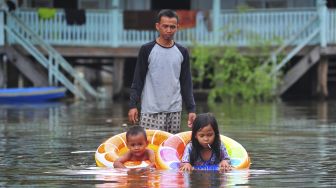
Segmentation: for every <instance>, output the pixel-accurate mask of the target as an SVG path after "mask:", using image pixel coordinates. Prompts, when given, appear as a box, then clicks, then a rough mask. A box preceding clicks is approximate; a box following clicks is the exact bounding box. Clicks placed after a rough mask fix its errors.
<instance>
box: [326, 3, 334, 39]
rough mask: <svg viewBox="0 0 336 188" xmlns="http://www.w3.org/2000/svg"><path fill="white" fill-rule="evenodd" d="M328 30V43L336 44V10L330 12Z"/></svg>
mask: <svg viewBox="0 0 336 188" xmlns="http://www.w3.org/2000/svg"><path fill="white" fill-rule="evenodd" d="M328 18H329V20H328V29H327V32H328V34H327V41H328V44H336V10H335V9H330V10H328Z"/></svg>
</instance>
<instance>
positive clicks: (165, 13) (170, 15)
mask: <svg viewBox="0 0 336 188" xmlns="http://www.w3.org/2000/svg"><path fill="white" fill-rule="evenodd" d="M163 16H166V17H168V18H176V20H177V23H178V20H179V19H178V16H177V14H176V12H175V11H173V10H170V9H162V10H161V11H160V12H159V13H158V15H157V18H156V22H157V23H159V22H160V21H161V17H163Z"/></svg>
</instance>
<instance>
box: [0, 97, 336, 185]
mask: <svg viewBox="0 0 336 188" xmlns="http://www.w3.org/2000/svg"><path fill="white" fill-rule="evenodd" d="M127 110H128V109H127V106H126V103H122V102H115V103H108V102H90V103H88V102H72V103H44V104H43V103H42V104H20V105H18V104H15V105H9V104H0V187H8V186H14V187H17V186H28V187H37V186H43V187H55V186H64V187H68V186H73V185H80V186H81V187H82V186H83V187H92V186H96V187H231V186H233V187H235V186H239V187H307V186H308V187H335V186H336V177H335V174H336V167H335V165H334V164H335V163H336V157H335V153H336V147H335V145H336V139H335V138H336V113H335V111H336V102H335V101H328V102H326V101H324V102H312V101H295V102H286V103H285V102H277V103H265V104H218V105H216V106H207V105H206V104H202V103H198V106H197V110H198V113H200V112H212V113H214V114H215V116H216V118H217V120H218V122H219V125H220V131H221V133H222V134H224V135H226V136H228V137H230V138H233V139H234V140H236V141H238V142H239V143H241V144H242V145H243V146H244V147H245V148H246V150H247V151H248V153H249V155H250V157H251V160H252V165H251V168H250V169H249V170H234V171H231V172H229V173H218V172H211V171H194V172H192V173H182V172H178V171H160V170H154V171H140V172H138V171H134V170H123V169H107V168H97V167H96V165H95V161H94V152H95V150H96V148H97V147H98V146H99V144H100V143H102V142H103V141H105V140H106V139H107V138H109V137H111V136H113V135H115V134H118V133H121V132H124V131H125V130H126V129H127V126H129V125H127ZM183 122H184V123H183V124H184V125H185V122H186V114H183ZM183 130H188V128H187V126H183Z"/></svg>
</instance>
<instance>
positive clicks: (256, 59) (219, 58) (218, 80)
mask: <svg viewBox="0 0 336 188" xmlns="http://www.w3.org/2000/svg"><path fill="white" fill-rule="evenodd" d="M192 56H193V62H192V69H193V73H194V77H193V78H194V84H195V83H196V84H200V83H201V81H202V80H204V79H205V78H208V79H210V80H211V84H212V88H211V90H210V93H209V96H208V102H210V103H214V102H215V101H218V100H221V101H223V100H227V99H229V100H233V101H235V100H244V101H265V100H270V99H272V98H273V93H274V92H273V86H274V78H273V77H271V76H270V74H269V73H270V70H271V67H270V66H269V65H267V66H266V67H264V68H262V69H261V68H260V65H261V63H262V62H263V60H264V58H265V57H263V56H252V55H250V56H248V55H243V54H242V53H240V52H239V51H238V49H237V48H235V47H206V46H200V45H195V47H194V48H193V49H192ZM209 67H212V68H213V70H214V71H213V72H212V73H210V72H209Z"/></svg>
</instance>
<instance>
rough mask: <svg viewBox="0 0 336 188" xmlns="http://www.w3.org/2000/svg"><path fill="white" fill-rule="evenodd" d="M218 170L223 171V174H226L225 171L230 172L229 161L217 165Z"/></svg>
mask: <svg viewBox="0 0 336 188" xmlns="http://www.w3.org/2000/svg"><path fill="white" fill-rule="evenodd" d="M219 170H220V171H224V172H227V171H229V170H231V165H230V161H229V160H222V161H221V162H220V163H219Z"/></svg>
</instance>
